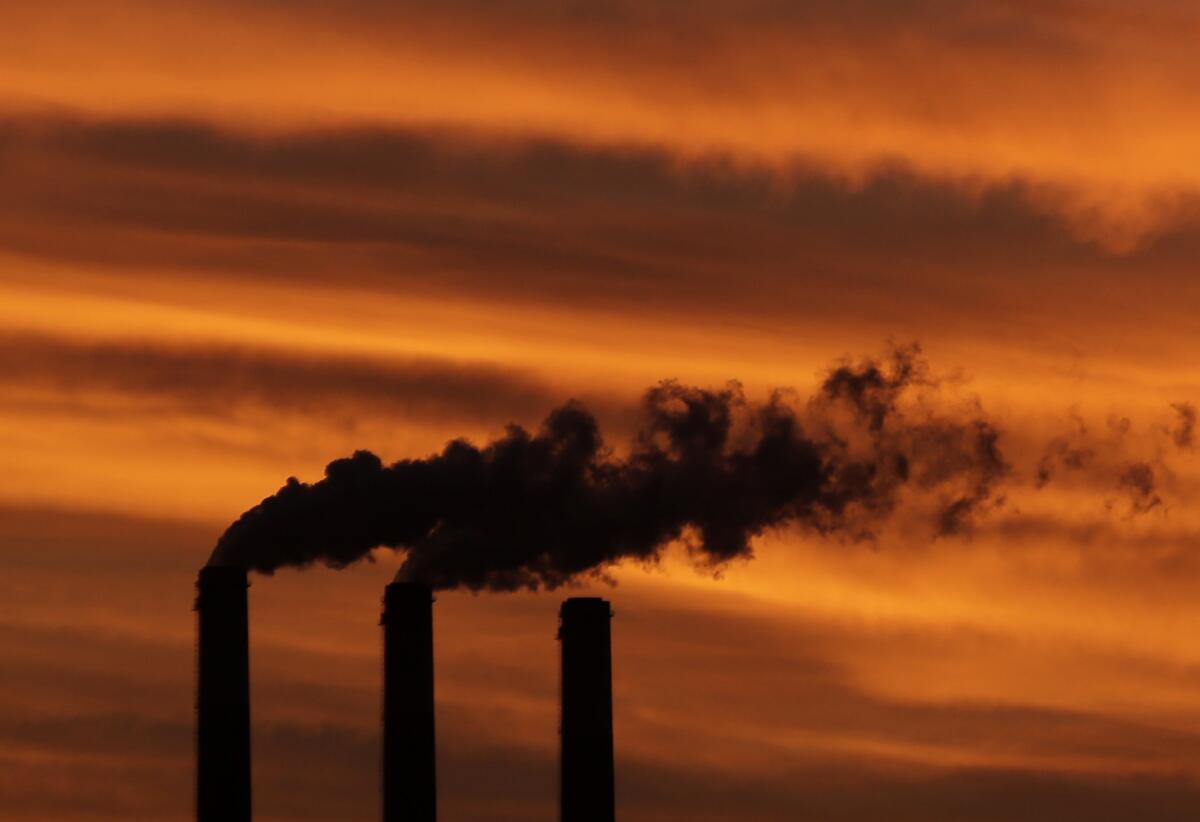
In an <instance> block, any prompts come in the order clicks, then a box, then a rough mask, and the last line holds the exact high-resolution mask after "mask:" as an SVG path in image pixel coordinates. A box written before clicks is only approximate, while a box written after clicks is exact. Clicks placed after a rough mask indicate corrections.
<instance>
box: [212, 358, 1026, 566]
mask: <svg viewBox="0 0 1200 822" xmlns="http://www.w3.org/2000/svg"><path fill="white" fill-rule="evenodd" d="M929 385H931V382H930V380H929V378H928V376H927V369H926V368H925V365H924V362H923V360H922V359H921V358H920V355H919V350H918V349H917V348H916V347H915V346H913V347H909V348H904V349H899V350H897V351H895V352H893V354H892V356H891V359H890V361H889V362H888V363H886V364H881V363H878V362H875V361H869V360H868V361H864V362H862V363H859V364H857V365H849V364H846V365H842V366H840V367H838V368H835V369H833V370H832V371H831V372H830V373H829V374H828V376H827V378H826V380H825V381H824V383H823V385H822V386H821V389H820V391H819V392H818V394H817V395H816V396H815V397H813V398H812V399H811V400H810V401H809V402H808V403H807V404H804V405H798V404H797V403H795V402H793V401H790V400H789V398H788V396H787V395H785V394H783V393H777V394H775V395H774V396H773V397H772V398H771V399H770V400H769V401H767V402H765V403H762V404H752V403H749V402H748V401H747V400H746V399H745V397H744V396H743V394H742V391H741V388H740V386H738V385H737V384H730V385H729V386H728V387H726V388H724V389H722V390H707V389H701V388H693V387H687V386H683V385H680V384H678V383H676V382H673V381H667V382H663V383H660V384H659V385H658V386H656V387H654V388H652V389H650V390H649V391H648V392H647V393H646V395H645V397H644V400H643V411H644V415H645V422H644V425H643V426H642V427H641V429H640V431H639V432H638V433H637V434H636V436H635V437H634V438H633V441H632V443H631V444H630V446H629V448H628V452H627V453H626V454H624V455H623V456H617V455H615V454H614V453H613V452H612V451H611V450H609V449H608V448H607V447H606V446H605V444H604V442H603V440H602V438H601V434H600V430H599V427H598V425H597V422H596V420H595V419H594V418H593V417H592V415H591V414H590V413H588V411H587V410H586V409H585V408H583V407H582V406H581V405H579V404H578V403H575V402H568V403H567V404H565V405H563V406H562V407H560V408H558V409H556V410H555V411H553V412H552V413H551V414H550V415H549V416H548V417H547V418H546V420H545V422H544V423H543V425H542V427H541V429H540V430H539V431H538V432H537V433H536V434H531V433H529V432H527V431H525V430H524V429H522V428H520V427H518V426H515V425H514V426H510V427H509V428H508V430H507V433H506V434H505V435H504V436H503V437H501V438H500V439H497V440H495V441H493V442H491V443H489V444H487V445H485V446H483V447H477V446H475V445H472V444H470V443H468V442H466V441H463V440H455V441H452V442H450V443H448V444H447V445H446V446H445V448H444V450H443V451H442V452H441V453H439V454H436V455H433V456H430V457H427V458H425V459H412V460H402V461H400V462H397V463H395V464H394V465H390V466H385V465H384V464H383V463H382V462H381V461H380V459H379V458H378V457H376V456H375V455H374V454H371V453H369V452H367V451H359V452H357V453H355V454H354V455H353V456H351V457H348V458H345V459H339V460H335V461H334V462H332V463H330V464H329V465H328V467H327V468H326V470H325V477H324V478H323V479H321V480H320V481H318V482H315V483H313V484H307V483H302V482H299V481H298V480H296V479H295V478H292V479H289V480H288V482H287V484H286V485H285V486H284V487H283V488H281V489H280V490H279V491H278V492H277V493H276V494H275V495H274V496H272V497H269V498H267V499H265V500H263V501H262V502H261V503H260V504H259V505H257V506H255V507H254V508H252V509H251V510H249V511H247V512H246V513H245V514H243V515H242V516H241V518H240V519H238V520H237V521H236V522H235V523H234V524H233V525H232V526H230V528H229V529H228V531H226V533H225V534H224V536H222V537H221V539H220V541H219V542H218V544H217V548H216V550H215V551H214V553H213V558H212V560H211V562H212V563H215V564H237V565H241V566H244V567H246V568H248V569H252V570H256V571H260V572H264V573H271V572H273V571H274V570H275V569H277V568H280V567H283V566H301V565H306V564H308V563H312V562H322V563H325V564H327V565H330V566H333V567H341V566H345V565H347V564H349V563H352V562H355V561H356V560H359V559H361V558H363V557H364V556H366V555H367V554H368V553H369V552H370V551H371V550H372V549H374V548H377V547H381V546H387V547H391V548H396V549H401V550H404V551H405V552H406V553H405V560H404V563H403V566H402V568H401V570H400V576H401V577H404V578H408V579H414V580H420V581H422V582H425V583H426V584H428V585H430V586H431V587H433V588H438V589H441V588H454V587H460V586H462V587H467V588H471V589H475V590H480V589H491V590H513V589H518V588H531V589H535V588H539V587H550V588H552V587H555V586H557V585H560V584H562V583H564V582H566V581H568V580H570V579H571V578H572V577H575V576H577V575H580V574H585V573H589V572H595V571H598V570H602V569H603V568H605V567H606V566H609V565H611V564H612V563H615V562H618V561H620V560H622V559H628V558H634V559H642V560H646V559H654V558H656V557H657V556H658V555H659V552H660V551H661V550H662V549H663V548H664V547H665V546H666V545H668V544H670V543H672V542H675V541H677V540H683V541H684V542H686V543H687V544H688V546H689V548H690V549H691V550H692V552H693V554H694V555H695V557H696V558H697V559H698V560H699V561H700V562H702V563H707V564H711V565H714V566H719V565H720V564H721V563H723V562H725V561H727V560H730V559H733V558H736V557H748V556H750V555H751V553H752V551H751V541H752V540H753V538H754V537H755V536H757V535H760V534H762V533H763V532H764V531H766V530H768V529H771V528H775V527H778V526H784V525H800V526H803V527H807V528H810V529H814V530H816V531H818V532H820V533H824V534H837V535H841V536H845V537H849V538H862V537H865V536H869V535H870V534H871V530H872V527H873V526H874V525H875V524H877V523H878V522H880V521H882V520H883V519H885V518H887V517H888V516H889V515H891V514H892V513H893V511H894V510H895V509H896V507H897V504H898V502H899V500H900V498H901V495H902V493H904V492H905V489H909V492H911V493H912V494H920V495H922V496H923V498H925V497H928V498H930V499H932V500H934V508H935V511H934V513H933V522H932V523H931V525H932V528H933V530H934V531H935V532H936V533H938V534H951V533H955V532H957V531H960V530H962V529H964V528H966V527H967V526H968V525H969V522H970V520H971V518H972V517H973V516H974V514H975V513H976V512H977V511H978V510H979V509H980V508H981V507H983V506H985V505H988V504H990V502H991V501H992V499H993V490H994V485H995V483H996V482H997V481H998V480H999V479H1000V478H1001V477H1003V476H1004V475H1005V474H1006V473H1007V471H1008V466H1007V464H1006V462H1005V460H1004V459H1003V457H1002V456H1001V454H1000V451H999V448H998V445H997V432H996V430H995V428H994V427H993V426H992V425H991V424H990V423H989V422H988V421H987V420H986V419H985V418H983V416H982V415H981V414H979V413H978V412H975V413H972V414H968V415H966V416H965V417H964V416H963V415H951V414H945V413H936V412H930V411H925V412H919V413H917V414H916V415H910V414H909V413H906V411H905V410H904V409H903V408H902V398H903V397H904V396H905V395H906V394H909V393H914V392H916V391H919V389H921V388H923V387H928V386H929ZM917 406H919V403H917Z"/></svg>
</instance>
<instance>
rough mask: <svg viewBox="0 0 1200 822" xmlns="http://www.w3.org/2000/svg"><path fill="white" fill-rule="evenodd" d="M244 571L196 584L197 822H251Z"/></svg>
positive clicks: (223, 571) (205, 576)
mask: <svg viewBox="0 0 1200 822" xmlns="http://www.w3.org/2000/svg"><path fill="white" fill-rule="evenodd" d="M248 587H249V584H248V583H247V581H246V572H245V570H243V569H241V568H238V567H234V566H208V567H206V568H201V569H200V576H199V577H198V578H197V580H196V613H197V616H198V630H199V658H198V660H197V663H198V665H197V692H196V820H197V822H250V634H249V627H248V624H247V616H248V614H247V596H246V589H247V588H248Z"/></svg>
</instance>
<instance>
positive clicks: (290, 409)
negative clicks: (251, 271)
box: [0, 333, 604, 424]
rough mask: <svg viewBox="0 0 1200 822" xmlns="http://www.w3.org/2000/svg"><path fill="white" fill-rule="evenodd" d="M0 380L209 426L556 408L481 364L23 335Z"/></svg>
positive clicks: (509, 415)
mask: <svg viewBox="0 0 1200 822" xmlns="http://www.w3.org/2000/svg"><path fill="white" fill-rule="evenodd" d="M0 375H3V376H0V383H3V384H6V385H8V386H9V387H10V388H14V389H15V388H24V389H28V388H30V387H34V388H41V389H45V390H48V391H50V392H53V393H54V394H56V395H58V396H59V397H61V398H62V401H63V402H66V401H68V399H72V398H73V399H74V400H76V401H79V400H82V401H84V402H86V400H87V399H88V398H90V399H91V400H92V401H93V403H95V404H97V406H98V407H103V398H104V397H105V396H106V395H116V396H123V397H126V398H132V399H134V400H135V401H137V402H138V403H140V404H141V405H142V406H143V407H144V408H146V409H153V410H154V411H155V412H156V413H159V412H161V411H162V410H163V409H169V410H171V411H173V412H176V413H185V414H196V415H201V416H212V417H222V416H228V415H233V414H236V413H237V412H238V411H240V410H244V409H247V408H251V409H253V408H258V409H266V410H269V411H270V412H271V413H273V414H280V415H300V416H304V417H307V418H317V419H319V418H329V417H333V418H334V419H336V420H347V421H353V420H354V419H355V417H356V415H359V416H361V415H364V414H371V415H376V416H388V417H392V418H395V419H408V420H422V419H424V420H465V421H470V422H475V423H481V422H482V423H488V424H494V423H495V422H496V421H497V420H501V421H503V420H511V419H528V418H531V417H537V416H540V415H541V414H542V413H543V412H544V411H545V409H547V408H549V407H550V406H551V405H552V404H553V403H554V402H555V401H557V399H558V394H557V393H556V392H555V391H554V390H553V389H552V387H550V386H548V385H546V384H545V383H544V382H542V381H540V380H538V379H537V378H535V377H532V376H530V375H528V374H526V373H523V372H521V371H519V370H516V369H511V368H504V367H500V366H496V365H491V364H488V363H478V362H457V361H453V360H448V359H444V358H437V357H419V356H411V355H410V356H396V357H391V358H389V357H384V356H378V357H368V356H362V355H358V356H356V355H341V356H339V355H337V354H332V353H311V354H306V353H304V352H301V351H297V350H278V349H268V348H253V347H242V346H233V345H227V344H226V345H221V344H209V345H205V344H193V345H181V344H175V343H171V342H164V341H161V340H146V341H138V340H123V339H86V338H71V337H61V336H51V335H45V334H33V333H24V334H23V333H7V334H0ZM601 404H602V405H604V403H603V402H601Z"/></svg>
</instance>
